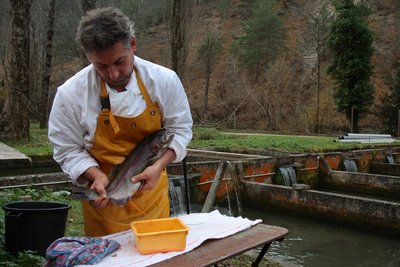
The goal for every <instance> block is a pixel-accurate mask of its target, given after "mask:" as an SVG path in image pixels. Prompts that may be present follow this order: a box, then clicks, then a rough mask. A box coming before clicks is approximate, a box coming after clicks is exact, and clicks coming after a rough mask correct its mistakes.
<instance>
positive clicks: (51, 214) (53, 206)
mask: <svg viewBox="0 0 400 267" xmlns="http://www.w3.org/2000/svg"><path fill="white" fill-rule="evenodd" d="M70 208H71V206H70V205H69V204H66V203H61V202H44V201H18V202H11V203H8V204H6V205H4V206H3V210H4V211H5V249H6V251H8V252H10V253H11V254H13V255H17V254H18V252H20V251H24V250H32V251H37V252H38V254H39V255H41V256H43V257H44V256H45V255H46V249H47V248H48V246H49V245H50V244H51V243H52V242H53V241H55V240H56V239H58V238H60V237H63V236H64V233H65V227H66V224H67V218H68V210H69V209H70Z"/></svg>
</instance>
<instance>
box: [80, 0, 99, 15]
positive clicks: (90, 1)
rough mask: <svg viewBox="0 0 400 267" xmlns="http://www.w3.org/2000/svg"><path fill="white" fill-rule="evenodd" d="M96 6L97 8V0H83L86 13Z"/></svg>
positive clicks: (83, 8)
mask: <svg viewBox="0 0 400 267" xmlns="http://www.w3.org/2000/svg"><path fill="white" fill-rule="evenodd" d="M94 8H96V0H82V11H83V14H84V15H85V14H86V12H88V11H89V10H91V9H94Z"/></svg>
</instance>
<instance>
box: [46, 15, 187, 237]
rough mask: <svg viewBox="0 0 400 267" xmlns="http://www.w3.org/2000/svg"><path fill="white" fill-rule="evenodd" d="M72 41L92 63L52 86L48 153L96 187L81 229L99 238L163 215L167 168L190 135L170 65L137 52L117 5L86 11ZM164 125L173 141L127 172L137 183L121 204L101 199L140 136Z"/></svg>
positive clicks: (183, 100)
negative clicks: (51, 150) (115, 168)
mask: <svg viewBox="0 0 400 267" xmlns="http://www.w3.org/2000/svg"><path fill="white" fill-rule="evenodd" d="M77 41H78V42H79V44H80V45H81V46H82V49H83V50H84V52H85V53H86V55H87V57H88V59H89V61H90V62H91V65H89V66H87V67H86V68H84V69H82V70H81V71H79V72H78V73H76V74H75V75H74V76H73V77H72V78H70V79H68V80H67V81H66V82H65V83H64V84H63V85H61V86H60V87H59V88H58V89H57V93H56V96H55V98H54V102H53V107H52V110H51V113H50V118H49V140H50V142H51V143H52V145H53V147H54V155H53V157H54V159H55V160H56V161H57V162H58V163H59V164H60V166H61V167H62V169H63V171H64V172H65V173H67V174H68V175H69V176H70V177H71V179H72V181H73V182H74V183H75V184H77V185H80V186H89V187H90V188H92V189H95V190H96V191H97V192H98V194H99V198H98V199H97V200H96V201H93V202H90V203H89V202H87V201H83V202H82V207H83V214H84V223H85V233H86V235H87V236H102V235H106V234H111V233H115V232H119V231H123V230H127V229H129V228H130V225H129V223H130V222H132V221H134V220H142V219H153V218H162V217H168V216H169V201H168V177H167V175H166V172H165V167H166V166H167V165H168V164H169V163H170V162H178V161H181V160H182V159H183V158H184V157H185V155H186V146H187V145H188V144H189V142H190V140H191V138H192V130H191V128H192V124H193V122H192V117H191V114H190V108H189V104H188V100H187V97H186V94H185V91H184V88H183V86H182V84H181V82H180V80H179V78H178V76H177V75H176V74H175V72H173V71H172V70H169V69H167V68H164V67H162V66H159V65H156V64H154V63H151V62H148V61H145V60H143V59H141V58H139V57H137V56H135V55H134V54H135V52H136V48H137V44H136V38H135V36H134V29H133V22H131V21H130V20H129V18H128V17H126V16H125V15H124V14H123V13H122V12H121V11H120V10H118V9H116V8H102V9H95V10H91V11H89V12H88V13H87V14H86V15H85V16H84V17H83V18H82V19H81V21H80V24H79V27H78V32H77ZM162 127H164V128H165V129H166V130H167V132H168V133H169V134H174V139H173V141H172V143H171V144H170V146H169V149H168V150H167V151H166V152H165V153H164V155H163V156H162V157H161V158H160V159H159V160H157V161H156V162H155V163H154V164H153V165H151V166H149V167H147V168H146V169H145V170H144V171H143V172H142V173H141V174H138V175H136V176H135V177H133V179H132V181H133V182H142V184H143V187H142V189H141V190H140V191H139V192H137V193H136V194H135V195H134V196H133V197H132V199H131V200H129V201H128V203H127V204H126V205H125V206H124V207H117V206H115V205H112V203H111V202H110V201H109V199H108V198H107V193H106V188H107V186H108V184H109V183H110V180H109V177H108V176H107V175H108V174H109V173H110V170H111V169H112V167H113V166H115V165H116V164H119V163H121V162H122V161H123V160H124V158H125V157H126V156H127V155H128V153H129V152H130V151H131V150H132V149H133V148H134V147H135V145H136V144H138V143H139V142H140V141H141V140H142V139H143V138H144V137H145V136H148V135H149V134H152V133H154V132H156V131H158V130H160V129H161V128H162Z"/></svg>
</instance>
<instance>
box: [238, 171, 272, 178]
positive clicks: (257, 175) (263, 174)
mask: <svg viewBox="0 0 400 267" xmlns="http://www.w3.org/2000/svg"><path fill="white" fill-rule="evenodd" d="M275 174H276V172H269V173H260V174H253V175H246V176H243V178H246V179H247V178H255V177H262V176H270V175H275Z"/></svg>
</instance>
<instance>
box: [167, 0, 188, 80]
mask: <svg viewBox="0 0 400 267" xmlns="http://www.w3.org/2000/svg"><path fill="white" fill-rule="evenodd" d="M166 8H167V20H168V24H169V31H170V43H171V68H172V69H173V70H174V71H175V72H176V73H177V74H178V75H179V76H180V78H181V79H182V80H184V76H185V75H184V74H185V73H184V70H185V65H186V58H187V54H188V32H187V31H188V29H189V26H190V19H191V17H192V10H193V1H192V0H169V2H168V4H167V6H166Z"/></svg>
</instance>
